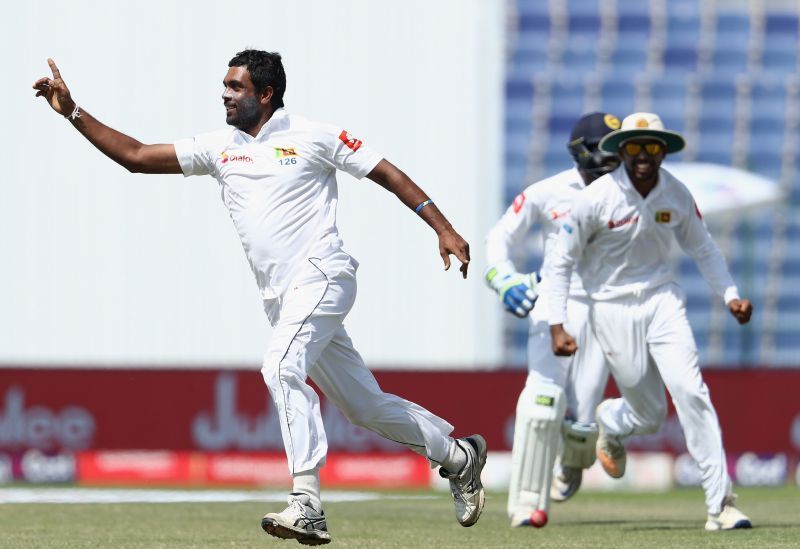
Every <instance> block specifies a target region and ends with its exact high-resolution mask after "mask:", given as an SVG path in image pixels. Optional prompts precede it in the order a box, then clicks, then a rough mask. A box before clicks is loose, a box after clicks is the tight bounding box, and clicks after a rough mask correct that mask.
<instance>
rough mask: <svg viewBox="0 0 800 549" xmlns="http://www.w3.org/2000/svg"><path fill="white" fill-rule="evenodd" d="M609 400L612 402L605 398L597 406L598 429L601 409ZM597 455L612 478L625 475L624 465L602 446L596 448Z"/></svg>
mask: <svg viewBox="0 0 800 549" xmlns="http://www.w3.org/2000/svg"><path fill="white" fill-rule="evenodd" d="M607 402H610V401H609V400H604V401H603V402H601V403H600V404H598V405H597V408H595V411H594V415H595V421H596V422H597V426H598V429H600V426H601V423H600V409H601V408H602V407H603V406H604V405H605V404H606V403H607ZM595 455H596V456H597V459H598V460H600V465H601V466H602V467H603V471H605V472H606V474H607V475H608V476H610V477H611V478H622V477H623V476H625V469H624V467H623V468H620V467H618V466H617V463H616V462H615V461H614V460H613V459H611V456H609V455H608V454H606V453H605V452H603V451H602V450H600V448H597V449H596V450H595Z"/></svg>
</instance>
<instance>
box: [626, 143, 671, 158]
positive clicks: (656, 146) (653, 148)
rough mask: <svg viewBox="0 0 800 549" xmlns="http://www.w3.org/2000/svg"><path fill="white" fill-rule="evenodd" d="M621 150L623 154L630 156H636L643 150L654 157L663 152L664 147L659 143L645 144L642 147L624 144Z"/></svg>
mask: <svg viewBox="0 0 800 549" xmlns="http://www.w3.org/2000/svg"><path fill="white" fill-rule="evenodd" d="M623 148H624V149H625V152H626V153H627V154H629V155H631V156H636V155H638V154H639V153H640V152H642V148H644V150H645V152H646V153H647V154H649V155H650V156H655V155H657V154H659V153H661V151H663V150H664V145H662V144H661V143H645V144H644V145H642V144H641V143H625V145H623Z"/></svg>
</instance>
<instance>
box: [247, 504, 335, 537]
mask: <svg viewBox="0 0 800 549" xmlns="http://www.w3.org/2000/svg"><path fill="white" fill-rule="evenodd" d="M261 528H263V529H264V531H265V532H266V533H267V534H269V535H270V536H275V537H276V538H281V539H296V540H297V541H299V542H300V543H302V544H303V545H323V544H325V543H330V542H331V535H330V534H329V533H328V525H327V523H326V522H325V513H323V512H322V510H320V511H317V510H316V509H314V508H313V507H311V502H310V498H309V497H308V495H307V494H289V507H287V508H286V509H284V510H283V511H281V512H280V513H267V514H266V515H264V518H263V519H261Z"/></svg>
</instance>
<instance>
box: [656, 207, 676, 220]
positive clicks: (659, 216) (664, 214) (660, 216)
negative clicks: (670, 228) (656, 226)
mask: <svg viewBox="0 0 800 549" xmlns="http://www.w3.org/2000/svg"><path fill="white" fill-rule="evenodd" d="M671 220H672V212H670V211H669V210H659V211H657V212H656V222H657V223H669V222H670V221H671Z"/></svg>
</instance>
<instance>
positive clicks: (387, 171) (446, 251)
mask: <svg viewBox="0 0 800 549" xmlns="http://www.w3.org/2000/svg"><path fill="white" fill-rule="evenodd" d="M367 177H368V178H369V179H371V180H372V181H374V182H375V183H377V184H378V185H380V186H381V187H383V188H384V189H386V190H388V191H390V192H392V193H393V194H395V195H396V196H397V198H399V199H400V201H401V202H402V203H403V204H405V205H406V206H408V207H409V208H411V209H412V210H416V209H417V208H418V207H419V206H420V205H422V204H424V203H425V202H426V201H428V200H429V198H428V195H427V194H425V192H424V191H423V190H422V189H420V188H419V187H418V186H417V184H416V183H414V182H413V181H412V180H411V178H410V177H408V176H407V175H406V174H404V173H403V172H402V171H400V170H399V169H398V168H397V167H396V166H394V165H393V164H392V163H391V162H389V161H388V160H386V159H383V160H381V161H380V162H378V165H377V166H375V167H374V168H373V169H372V171H371V172H369V173H368V174H367ZM417 213H418V214H419V216H420V217H421V218H422V219H423V220H424V221H425V223H427V224H428V225H430V226H431V228H432V229H433V230H434V231H436V234H437V235H438V236H439V255H441V256H442V261H444V269H445V270H447V269H449V268H450V254H453V255H455V256H456V258H458V260H459V261H460V262H461V267H460V269H459V270H460V271H461V274H462V275H463V276H464V278H467V268H468V267H469V244H468V243H467V241H466V240H464V239H463V238H461V235H459V234H458V233H457V232H456V230H455V229H454V228H453V226H452V225H450V222H449V221H447V218H445V216H444V214H442V212H441V211H439V208H437V207H436V205H435V204H433V203H429V204H426V205H425V206H423V207H422V209H420V210H419V211H418V212H417Z"/></svg>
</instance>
